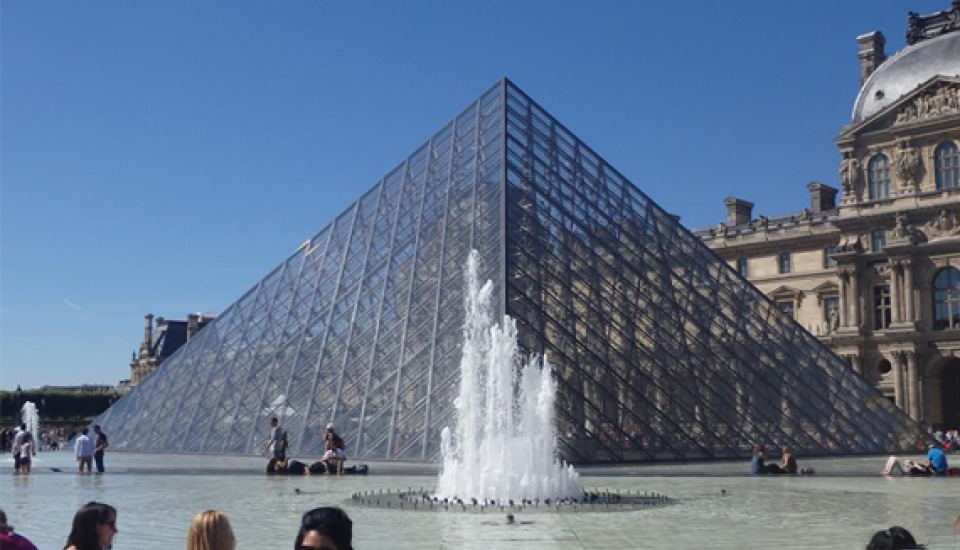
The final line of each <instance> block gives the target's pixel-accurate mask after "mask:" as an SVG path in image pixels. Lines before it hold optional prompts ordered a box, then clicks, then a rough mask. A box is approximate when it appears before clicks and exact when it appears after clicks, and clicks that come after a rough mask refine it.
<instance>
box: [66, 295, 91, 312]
mask: <svg viewBox="0 0 960 550" xmlns="http://www.w3.org/2000/svg"><path fill="white" fill-rule="evenodd" d="M63 303H64V305H66V306H67V307H69V308H73V309H75V310H77V311H84V312H85V311H87V310H86V309H84V308H82V307H80V306H78V305H77V304H75V303H73V302H71V301H70V300H67V299H66V298H64V299H63Z"/></svg>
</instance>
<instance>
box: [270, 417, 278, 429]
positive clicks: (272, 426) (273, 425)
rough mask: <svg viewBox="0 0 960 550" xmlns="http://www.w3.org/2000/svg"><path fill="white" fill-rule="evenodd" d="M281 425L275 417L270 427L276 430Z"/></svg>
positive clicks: (271, 420)
mask: <svg viewBox="0 0 960 550" xmlns="http://www.w3.org/2000/svg"><path fill="white" fill-rule="evenodd" d="M279 424H280V421H279V420H277V417H276V416H274V417H273V418H271V419H270V427H271V428H276V427H277V426H278V425H279Z"/></svg>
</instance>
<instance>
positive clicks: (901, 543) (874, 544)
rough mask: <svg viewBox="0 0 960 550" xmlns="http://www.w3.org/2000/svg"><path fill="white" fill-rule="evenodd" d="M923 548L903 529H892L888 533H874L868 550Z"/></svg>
mask: <svg viewBox="0 0 960 550" xmlns="http://www.w3.org/2000/svg"><path fill="white" fill-rule="evenodd" d="M916 548H923V546H922V545H920V544H917V541H916V539H914V538H913V535H911V534H910V531H907V530H906V529H904V528H903V527H896V526H895V527H891V528H889V529H887V530H886V531H877V532H876V533H874V535H873V538H871V539H870V543H869V544H867V550H914V549H916Z"/></svg>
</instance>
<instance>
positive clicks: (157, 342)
mask: <svg viewBox="0 0 960 550" xmlns="http://www.w3.org/2000/svg"><path fill="white" fill-rule="evenodd" d="M213 319H214V315H211V314H209V313H191V314H190V315H188V316H187V320H186V321H169V320H167V319H164V318H163V317H157V318H156V327H154V317H153V314H152V313H148V314H147V315H145V316H144V318H143V320H144V325H143V342H142V343H141V344H140V349H139V351H136V352H134V354H133V358H132V359H131V360H130V384H129V385H130V387H133V386H136V385H137V384H139V383H140V382H141V381H142V380H143V379H144V378H146V377H147V376H149V375H150V373H152V372H153V371H155V370H157V367H159V366H160V364H161V363H163V362H164V361H165V360H166V359H167V357H170V356H171V355H173V354H174V352H176V351H177V350H178V349H180V348H181V347H182V346H183V345H184V344H186V343H187V342H189V341H190V340H192V339H193V337H194V336H196V335H197V333H198V332H200V329H202V328H203V327H205V326H207V324H209V323H210V321H213Z"/></svg>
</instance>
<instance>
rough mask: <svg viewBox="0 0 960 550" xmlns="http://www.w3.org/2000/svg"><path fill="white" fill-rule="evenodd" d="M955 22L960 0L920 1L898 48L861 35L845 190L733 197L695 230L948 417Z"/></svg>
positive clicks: (854, 359)
mask: <svg viewBox="0 0 960 550" xmlns="http://www.w3.org/2000/svg"><path fill="white" fill-rule="evenodd" d="M957 21H960V1H955V2H953V5H952V7H951V9H948V10H944V11H941V12H937V13H934V14H930V15H926V16H920V15H917V14H916V13H913V12H911V13H910V14H909V15H908V17H907V26H908V29H907V46H906V47H904V48H903V49H902V50H900V51H898V52H897V53H895V54H893V55H891V56H889V57H887V55H886V52H885V51H884V44H885V39H884V37H883V34H881V33H880V32H872V33H868V34H864V35H862V36H859V37H857V42H858V43H859V46H860V47H859V55H858V58H859V62H860V85H861V88H860V93H859V94H858V96H857V99H856V101H855V103H854V107H853V115H852V120H851V122H850V124H848V125H847V126H845V127H843V128H842V129H841V131H840V135H839V136H838V137H837V138H836V144H837V146H838V147H839V150H840V151H839V152H840V157H841V161H840V170H839V178H838V179H839V183H840V185H839V189H837V188H834V187H830V186H827V185H824V184H822V183H819V182H813V183H810V184H808V185H807V189H808V190H809V191H810V205H809V207H808V208H805V209H803V211H801V212H798V213H796V214H793V215H788V216H781V217H770V218H768V217H766V216H758V217H756V218H755V217H754V216H753V204H752V203H750V202H747V201H745V200H741V199H737V198H732V197H731V198H728V199H726V201H725V202H726V206H727V219H726V221H725V222H723V223H720V224H718V225H717V226H716V227H714V228H710V229H704V230H700V231H697V232H696V233H697V234H698V236H700V237H701V238H702V239H703V241H704V242H705V243H706V244H707V245H708V246H710V247H711V248H712V249H713V250H714V251H715V252H716V253H717V254H719V255H720V256H721V257H722V258H724V259H726V260H727V261H728V262H729V263H730V264H731V265H732V266H734V267H735V268H736V269H737V270H738V271H739V272H740V274H741V275H743V276H744V277H746V278H747V279H749V280H750V282H752V283H753V284H754V285H756V286H757V287H759V288H760V289H761V290H762V291H763V292H765V293H766V294H767V296H769V297H770V299H771V300H773V301H774V302H775V303H776V305H777V306H778V307H779V309H780V311H781V312H782V314H783V315H786V316H789V317H792V318H793V319H795V320H797V321H798V322H799V323H800V324H802V325H803V326H804V327H806V328H807V329H808V330H809V331H811V332H813V333H814V334H815V335H817V336H818V337H820V339H821V340H822V341H823V342H825V343H826V344H827V345H829V346H830V347H831V348H832V349H833V350H834V351H835V352H836V353H838V354H839V355H841V356H842V357H844V358H846V359H847V360H848V361H849V362H850V364H851V365H852V367H853V368H854V369H856V370H857V372H859V373H860V374H862V375H863V376H864V377H865V378H867V379H868V380H869V381H871V382H872V383H873V384H874V385H876V386H877V387H878V388H879V389H880V391H881V392H882V393H883V394H885V395H886V396H888V397H889V398H890V399H891V400H892V401H894V402H895V403H896V404H897V406H899V407H900V408H902V409H903V410H904V411H906V412H907V413H908V414H909V415H910V416H912V417H913V418H914V419H916V420H919V421H921V422H922V423H923V424H925V425H927V426H932V427H947V428H956V427H958V426H960V398H958V396H960V153H958V150H960V24H957V23H956V22H957ZM838 194H839V197H838V196H837V195H838ZM837 198H839V199H840V200H839V203H838V202H837Z"/></svg>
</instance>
